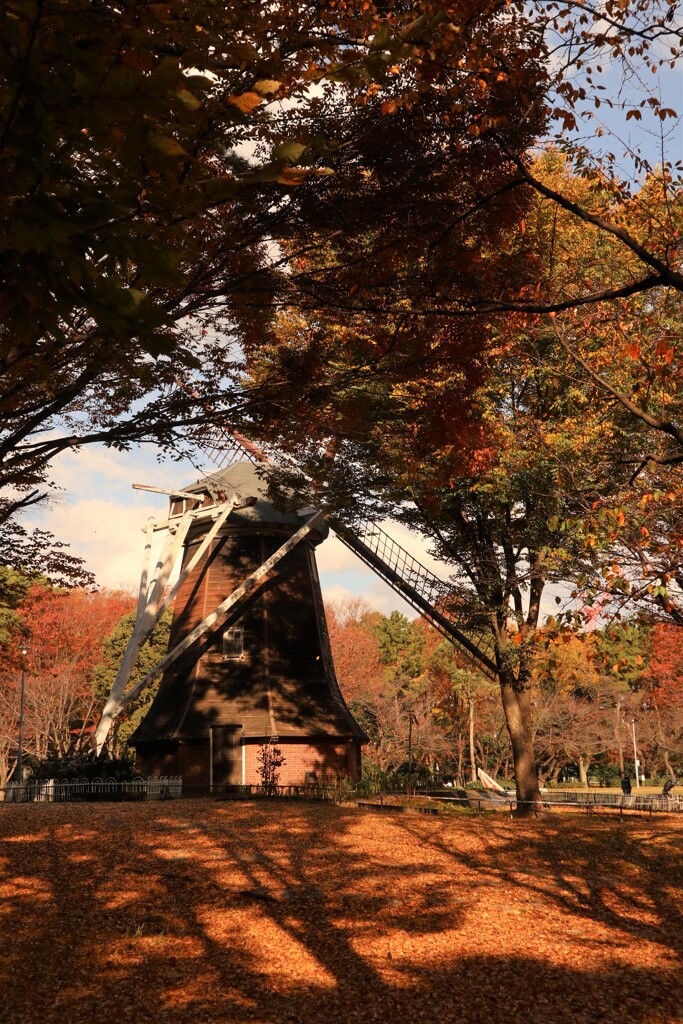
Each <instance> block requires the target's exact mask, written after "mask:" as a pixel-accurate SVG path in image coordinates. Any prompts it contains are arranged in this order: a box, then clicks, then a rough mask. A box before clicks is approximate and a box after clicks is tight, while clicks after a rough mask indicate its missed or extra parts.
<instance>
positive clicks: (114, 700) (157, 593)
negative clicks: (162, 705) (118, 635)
mask: <svg viewBox="0 0 683 1024" xmlns="http://www.w3.org/2000/svg"><path fill="white" fill-rule="evenodd" d="M193 516H194V513H192V512H186V513H185V515H184V516H183V518H182V519H181V520H180V522H179V523H178V526H177V529H176V530H175V532H174V533H171V532H170V531H169V535H168V537H167V539H166V543H165V545H164V548H163V550H162V552H161V555H160V556H159V559H158V561H157V564H156V576H155V578H154V579H153V580H152V583H151V585H150V587H149V589H148V591H147V600H146V602H145V605H144V608H143V609H142V612H141V614H139V616H138V618H137V619H136V622H135V626H134V627H133V632H132V633H131V636H130V639H129V640H128V644H127V646H126V650H125V652H124V655H123V660H122V661H121V664H120V666H119V670H118V672H117V673H116V678H115V680H114V684H113V686H112V688H111V693H110V694H109V698H108V699H107V703H106V704H105V706H104V710H103V711H102V715H101V717H100V720H99V722H98V723H97V728H96V730H95V736H94V738H93V744H94V747H95V750H96V752H97V753H98V754H99V752H100V751H101V749H102V747H103V745H104V741H105V740H106V738H107V736H108V735H109V730H110V729H111V726H112V722H113V721H114V715H112V711H114V709H115V708H118V706H119V701H120V698H121V695H122V694H123V692H124V690H125V688H126V686H127V685H128V683H129V681H130V677H131V674H132V672H133V669H134V668H135V662H136V661H137V657H138V654H139V653H140V648H141V647H142V645H143V644H144V642H145V640H146V639H147V637H148V636H149V633H150V628H151V623H152V622H153V621H154V616H155V615H156V612H157V608H158V606H159V602H160V600H161V597H162V595H163V592H164V590H165V589H166V584H167V583H168V578H169V576H170V574H171V570H172V569H173V566H174V565H175V563H176V561H177V558H178V554H179V553H180V551H181V550H182V546H183V543H184V541H185V537H186V536H187V531H188V530H189V528H190V524H191V522H192V519H193ZM143 572H144V571H143ZM140 607H141V601H140V600H139V602H138V611H140Z"/></svg>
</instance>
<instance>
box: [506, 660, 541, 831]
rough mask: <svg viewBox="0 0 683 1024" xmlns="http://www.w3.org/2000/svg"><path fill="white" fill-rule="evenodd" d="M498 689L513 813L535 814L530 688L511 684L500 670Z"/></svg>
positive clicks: (537, 800)
mask: <svg viewBox="0 0 683 1024" xmlns="http://www.w3.org/2000/svg"><path fill="white" fill-rule="evenodd" d="M500 692H501V698H502V701H503V711H504V712H505V721H506V723H507V727H508V732H509V734H510V741H511V744H512V760H513V764H514V769H515V780H516V783H517V814H518V816H520V817H527V816H528V815H531V814H538V812H539V810H540V808H541V793H540V790H539V788H538V772H537V770H536V759H535V757H534V741H533V732H532V729H531V699H530V691H529V688H528V687H526V686H525V687H519V686H517V687H515V686H514V684H513V680H512V677H511V675H510V673H508V672H507V671H506V670H505V669H501V671H500Z"/></svg>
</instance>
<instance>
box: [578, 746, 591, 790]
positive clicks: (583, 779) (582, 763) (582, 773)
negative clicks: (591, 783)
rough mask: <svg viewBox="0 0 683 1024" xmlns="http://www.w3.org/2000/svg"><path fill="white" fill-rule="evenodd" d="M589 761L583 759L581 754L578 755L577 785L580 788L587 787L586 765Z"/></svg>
mask: <svg viewBox="0 0 683 1024" xmlns="http://www.w3.org/2000/svg"><path fill="white" fill-rule="evenodd" d="M589 764H590V762H589V761H586V760H585V759H584V756H583V754H579V783H580V784H581V785H582V786H588V765H589Z"/></svg>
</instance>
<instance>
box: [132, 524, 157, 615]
mask: <svg viewBox="0 0 683 1024" xmlns="http://www.w3.org/2000/svg"><path fill="white" fill-rule="evenodd" d="M155 526H156V521H155V519H154V516H150V517H149V519H148V520H147V529H146V531H145V534H146V536H145V552H144V554H143V556H142V573H141V574H140V589H139V590H138V610H137V614H136V616H135V621H136V622H139V620H140V618H141V616H142V613H143V611H144V610H145V605H146V604H147V589H148V581H149V563H150V561H151V559H152V535H153V533H154V527H155Z"/></svg>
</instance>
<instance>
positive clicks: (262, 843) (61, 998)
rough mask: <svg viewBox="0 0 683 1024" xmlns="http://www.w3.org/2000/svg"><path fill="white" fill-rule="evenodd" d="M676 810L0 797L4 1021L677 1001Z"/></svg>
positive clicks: (596, 1006) (674, 1014) (496, 1015)
mask: <svg viewBox="0 0 683 1024" xmlns="http://www.w3.org/2000/svg"><path fill="white" fill-rule="evenodd" d="M682 838H683V829H681V828H679V827H676V826H667V824H666V823H664V824H659V823H657V825H655V826H648V825H646V824H643V823H638V824H635V825H634V824H632V823H631V822H628V823H626V824H625V823H622V822H620V823H616V822H615V821H614V820H610V821H609V822H595V821H594V822H586V820H585V819H584V818H581V819H570V818H568V817H564V816H563V818H562V820H561V821H558V822H542V823H535V824H524V825H522V824H521V823H513V822H508V821H505V822H503V821H500V820H491V819H490V818H487V819H484V820H479V819H477V820H474V819H472V818H463V819H462V820H453V821H441V820H438V821H435V820H432V819H427V820H422V819H418V818H417V817H410V818H409V817H405V816H401V817H400V819H396V820H391V821H388V820H387V818H386V817H381V816H380V815H377V814H373V813H367V814H366V813H364V812H360V811H357V810H352V809H345V808H337V807H332V806H327V805H308V804H294V803H286V802H274V803H259V804H241V803H240V804H228V803H223V804H219V805H216V804H213V803H211V802H209V801H188V802H179V803H173V804H165V805H151V804H143V805H80V806H79V805H61V806H54V805H53V806H46V805H34V806H17V807H12V808H9V807H7V808H0V840H1V841H0V866H1V868H2V874H1V875H0V929H1V931H2V935H3V958H2V962H1V964H0V983H1V985H2V993H1V996H2V1019H3V1022H4V1024H27V1022H33V1021H40V1022H43V1024H53V1022H54V1024H57V1022H60V1024H81V1022H86V1021H87V1022H91V1021H93V1020H95V1019H97V1020H103V1021H106V1022H112V1024H114V1022H116V1024H124V1022H128V1021H131V1022H132V1021H138V1022H139V1021H160V1022H161V1021H163V1022H172V1024H181V1022H182V1024H198V1022H209V1021H221V1022H222V1021H225V1022H234V1024H242V1022H247V1021H249V1022H251V1021H263V1022H268V1024H271V1022H273V1024H274V1022H276V1021H277V1022H286V1021H292V1022H304V1024H307V1022H317V1021H329V1022H336V1021H345V1022H346V1021H354V1022H360V1024H365V1022H387V1024H400V1022H402V1021H411V1022H414V1021H417V1022H421V1021H447V1022H456V1021H463V1022H465V1021H467V1024H479V1022H481V1024H484V1022H486V1024H503V1022H505V1024H509V1022H510V1021H511V1020H512V1021H517V1020H520V1021H521V1020H524V1021H525V1022H526V1024H547V1022H548V1021H553V1022H557V1024H570V1022H571V1024H574V1022H585V1021H593V1020H595V1021H605V1022H607V1024H611V1022H614V1024H617V1022H618V1024H629V1022H638V1024H640V1022H642V1024H655V1022H657V1024H664V1022H673V1021H679V1020H681V1016H680V1014H681V1006H682V1005H683V999H682V996H683V991H682V990H681V982H680V977H679V974H678V973H677V968H678V967H679V966H680V965H679V964H677V962H676V956H677V954H678V953H680V948H681V940H682V935H683V929H682V926H681V924H682V923H681V906H680V902H679V899H680V891H681V880H682V879H681V864H680V861H681V858H680V850H681V845H682V844H681V839H682Z"/></svg>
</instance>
